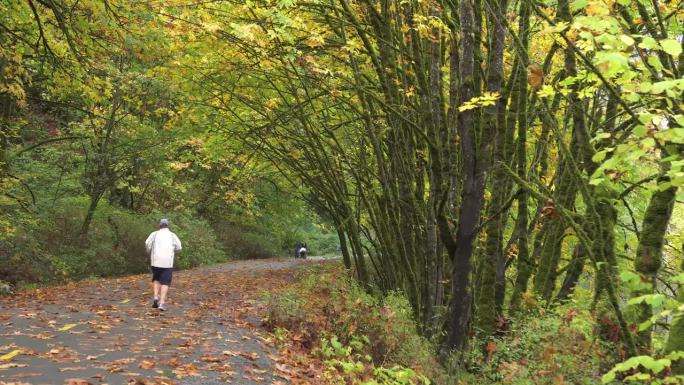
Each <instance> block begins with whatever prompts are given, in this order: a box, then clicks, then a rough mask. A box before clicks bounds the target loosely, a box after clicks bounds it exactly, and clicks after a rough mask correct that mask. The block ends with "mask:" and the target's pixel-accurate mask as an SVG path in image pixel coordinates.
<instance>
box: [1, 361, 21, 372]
mask: <svg viewBox="0 0 684 385" xmlns="http://www.w3.org/2000/svg"><path fill="white" fill-rule="evenodd" d="M27 366H28V365H26V364H17V363H14V362H10V363H9V364H0V370H7V369H12V368H25V367H27Z"/></svg>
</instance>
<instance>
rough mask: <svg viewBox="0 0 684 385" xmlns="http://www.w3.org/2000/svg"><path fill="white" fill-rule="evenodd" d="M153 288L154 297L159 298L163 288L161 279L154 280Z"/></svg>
mask: <svg viewBox="0 0 684 385" xmlns="http://www.w3.org/2000/svg"><path fill="white" fill-rule="evenodd" d="M152 288H153V290H154V299H159V292H160V290H161V283H159V281H153V282H152Z"/></svg>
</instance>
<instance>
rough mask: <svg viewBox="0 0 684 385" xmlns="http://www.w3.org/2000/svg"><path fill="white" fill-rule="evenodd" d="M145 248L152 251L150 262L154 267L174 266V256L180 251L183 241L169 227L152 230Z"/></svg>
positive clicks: (149, 251)
mask: <svg viewBox="0 0 684 385" xmlns="http://www.w3.org/2000/svg"><path fill="white" fill-rule="evenodd" d="M145 248H146V249H147V252H148V253H150V264H151V265H152V266H154V267H166V268H168V267H173V257H174V255H175V253H176V251H180V250H181V248H182V246H181V241H180V239H178V237H177V236H176V234H174V233H172V232H171V230H169V229H167V228H163V229H159V230H157V231H154V232H152V234H150V236H149V237H147V240H146V241H145Z"/></svg>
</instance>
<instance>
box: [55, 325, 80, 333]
mask: <svg viewBox="0 0 684 385" xmlns="http://www.w3.org/2000/svg"><path fill="white" fill-rule="evenodd" d="M77 325H78V324H68V325H64V326H62V328H61V329H59V331H60V332H65V331H67V330H69V329H71V328H73V327H74V326H77Z"/></svg>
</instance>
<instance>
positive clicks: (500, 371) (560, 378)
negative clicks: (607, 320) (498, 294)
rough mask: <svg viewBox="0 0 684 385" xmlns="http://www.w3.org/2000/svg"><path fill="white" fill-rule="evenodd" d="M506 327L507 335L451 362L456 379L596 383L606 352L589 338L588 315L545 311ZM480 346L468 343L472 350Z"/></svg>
mask: <svg viewBox="0 0 684 385" xmlns="http://www.w3.org/2000/svg"><path fill="white" fill-rule="evenodd" d="M511 324H512V325H513V327H512V328H511V330H509V331H508V332H507V333H506V334H505V335H503V336H498V337H495V338H492V339H490V340H489V341H488V342H487V343H486V344H485V347H484V349H478V348H474V349H472V350H471V351H470V352H468V353H466V354H465V356H460V355H454V356H453V357H451V359H450V363H451V365H450V367H451V368H452V370H453V371H454V372H455V375H456V377H458V378H459V379H460V380H462V381H463V382H464V383H466V384H470V385H475V384H482V385H484V384H513V385H527V384H538V385H545V384H549V385H555V384H577V385H580V384H596V383H599V382H600V366H599V361H600V360H601V358H602V357H604V356H605V354H606V352H605V351H604V348H603V347H602V346H601V345H600V344H599V343H598V342H597V341H596V340H594V339H593V338H592V325H593V321H592V316H591V313H590V311H588V309H581V308H577V307H576V306H575V304H573V303H569V304H566V305H562V306H559V307H557V308H555V309H553V310H551V311H548V310H545V309H532V310H530V311H529V312H527V313H525V314H521V315H520V316H519V317H517V318H515V319H513V320H512V322H511ZM481 343H482V341H479V342H478V341H475V340H474V341H473V346H481ZM476 344H477V345H476Z"/></svg>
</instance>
